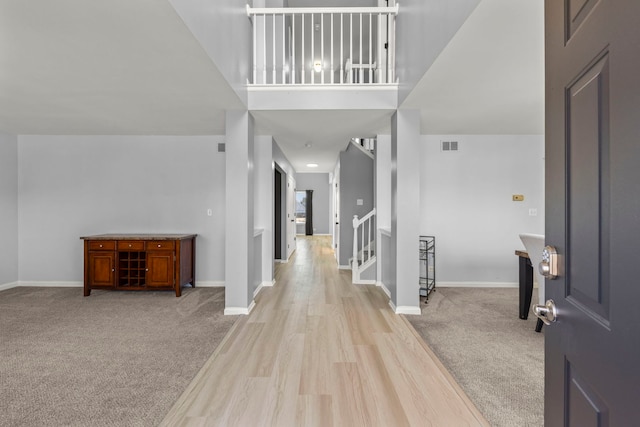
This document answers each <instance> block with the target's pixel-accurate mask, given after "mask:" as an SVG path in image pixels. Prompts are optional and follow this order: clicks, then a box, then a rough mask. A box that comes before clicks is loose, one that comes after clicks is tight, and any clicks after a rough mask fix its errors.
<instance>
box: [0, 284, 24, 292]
mask: <svg viewBox="0 0 640 427" xmlns="http://www.w3.org/2000/svg"><path fill="white" fill-rule="evenodd" d="M18 286H20V282H9V283H5V284H3V285H0V291H6V290H7V289H11V288H17V287H18Z"/></svg>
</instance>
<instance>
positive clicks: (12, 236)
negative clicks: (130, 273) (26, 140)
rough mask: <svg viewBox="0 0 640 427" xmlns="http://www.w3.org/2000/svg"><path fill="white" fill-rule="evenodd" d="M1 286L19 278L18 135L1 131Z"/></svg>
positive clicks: (0, 287)
mask: <svg viewBox="0 0 640 427" xmlns="http://www.w3.org/2000/svg"><path fill="white" fill-rule="evenodd" d="M0 236H2V244H1V245H0V289H2V285H8V284H11V283H15V282H17V281H18V138H17V137H16V136H15V135H7V134H4V133H0Z"/></svg>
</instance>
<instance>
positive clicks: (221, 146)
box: [218, 142, 225, 153]
mask: <svg viewBox="0 0 640 427" xmlns="http://www.w3.org/2000/svg"><path fill="white" fill-rule="evenodd" d="M224 152H225V145H224V142H219V143H218V153H224Z"/></svg>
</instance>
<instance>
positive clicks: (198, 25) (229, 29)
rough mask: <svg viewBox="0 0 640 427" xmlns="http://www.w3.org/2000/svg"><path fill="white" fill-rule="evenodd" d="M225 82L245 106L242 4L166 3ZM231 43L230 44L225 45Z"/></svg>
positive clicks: (247, 55)
mask: <svg viewBox="0 0 640 427" xmlns="http://www.w3.org/2000/svg"><path fill="white" fill-rule="evenodd" d="M169 2H170V3H171V5H172V6H173V7H174V9H175V10H176V12H178V14H179V15H180V17H181V18H182V20H183V21H184V22H185V24H186V25H187V27H188V28H189V30H191V32H192V33H193V34H194V36H195V37H196V38H197V39H198V41H199V42H200V44H201V45H202V47H203V48H204V50H205V51H206V52H207V54H208V55H209V57H210V58H211V59H212V60H213V62H214V63H215V64H216V66H217V67H218V69H219V70H220V72H221V73H222V75H223V76H224V77H225V79H226V80H227V82H229V84H230V85H231V87H232V88H233V89H234V90H235V92H236V93H237V94H238V96H239V98H240V99H241V100H242V102H243V103H244V104H245V105H246V104H247V89H246V83H247V78H248V76H249V70H250V65H251V62H250V60H251V57H252V54H251V43H252V41H251V34H252V30H251V21H250V20H249V17H247V10H246V7H245V4H246V3H249V2H243V1H241V2H239V1H236V0H215V2H205V1H201V0H169ZM229 41H232V42H229Z"/></svg>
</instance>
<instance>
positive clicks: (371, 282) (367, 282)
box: [354, 280, 378, 285]
mask: <svg viewBox="0 0 640 427" xmlns="http://www.w3.org/2000/svg"><path fill="white" fill-rule="evenodd" d="M377 284H378V282H376V281H375V280H360V281H359V282H357V283H354V285H377Z"/></svg>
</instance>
